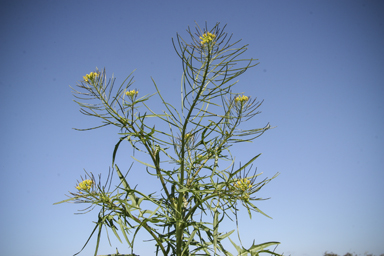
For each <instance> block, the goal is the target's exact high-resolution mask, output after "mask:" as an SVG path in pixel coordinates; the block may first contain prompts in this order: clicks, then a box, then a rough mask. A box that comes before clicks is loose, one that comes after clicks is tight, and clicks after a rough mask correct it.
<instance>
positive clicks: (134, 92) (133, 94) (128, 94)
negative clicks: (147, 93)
mask: <svg viewBox="0 0 384 256" xmlns="http://www.w3.org/2000/svg"><path fill="white" fill-rule="evenodd" d="M137 94H139V91H136V90H131V91H126V92H125V95H127V96H129V97H131V98H133V97H134V96H136V95H137Z"/></svg>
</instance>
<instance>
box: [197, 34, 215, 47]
mask: <svg viewBox="0 0 384 256" xmlns="http://www.w3.org/2000/svg"><path fill="white" fill-rule="evenodd" d="M199 38H200V39H201V41H200V43H201V44H202V45H204V44H206V43H210V42H212V41H213V39H215V38H216V35H215V34H212V33H210V32H207V33H204V34H203V36H200V37H199Z"/></svg>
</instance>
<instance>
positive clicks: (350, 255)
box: [324, 252, 384, 256]
mask: <svg viewBox="0 0 384 256" xmlns="http://www.w3.org/2000/svg"><path fill="white" fill-rule="evenodd" d="M324 256H358V255H357V254H352V253H349V252H348V253H346V254H344V255H338V254H336V253H333V252H325V253H324ZM364 256H375V255H373V254H372V253H369V254H364ZM380 256H384V253H382V254H380Z"/></svg>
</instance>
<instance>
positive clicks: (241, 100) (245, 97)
mask: <svg viewBox="0 0 384 256" xmlns="http://www.w3.org/2000/svg"><path fill="white" fill-rule="evenodd" d="M248 99H249V98H248V97H247V96H245V95H243V96H237V97H236V98H235V102H240V103H243V102H245V101H248Z"/></svg>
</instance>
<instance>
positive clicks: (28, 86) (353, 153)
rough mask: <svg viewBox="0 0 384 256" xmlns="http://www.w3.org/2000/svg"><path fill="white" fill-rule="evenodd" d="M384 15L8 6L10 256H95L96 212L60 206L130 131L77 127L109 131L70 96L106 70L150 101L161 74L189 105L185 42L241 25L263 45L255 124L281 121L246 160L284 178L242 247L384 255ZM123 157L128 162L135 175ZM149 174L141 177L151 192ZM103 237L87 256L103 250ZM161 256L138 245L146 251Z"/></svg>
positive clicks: (310, 255)
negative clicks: (198, 29)
mask: <svg viewBox="0 0 384 256" xmlns="http://www.w3.org/2000/svg"><path fill="white" fill-rule="evenodd" d="M383 13H384V2H383V1H226V0H222V1H1V2H0V17H1V18H0V19H1V22H0V32H1V38H0V56H1V63H0V65H1V67H0V74H1V79H0V88H1V91H2V93H1V95H0V97H1V100H0V103H1V108H0V111H1V115H0V116H1V124H0V125H1V126H0V127H1V147H0V150H1V151H0V153H1V161H0V168H1V172H0V181H1V188H0V192H1V197H0V205H1V215H0V216H1V218H0V230H1V232H0V248H1V249H0V251H1V254H3V255H13V256H21V255H23V256H49V255H55V256H67V255H73V254H74V253H76V252H78V251H79V250H80V249H81V247H82V246H83V244H84V242H85V241H86V239H87V238H88V235H89V234H90V232H91V231H92V228H93V224H92V221H94V220H96V218H95V216H96V213H97V212H96V211H95V212H93V213H91V214H88V215H80V216H78V215H74V214H73V213H74V212H76V210H77V209H81V207H82V206H81V205H73V204H61V205H55V206H54V205H52V204H53V203H54V202H57V201H60V200H63V199H65V198H66V197H65V196H64V194H66V193H67V192H68V191H69V190H71V191H73V190H74V186H75V185H76V180H77V179H79V177H80V175H83V174H84V172H83V168H85V169H86V170H87V171H91V172H93V173H96V174H97V173H103V175H104V177H105V174H106V173H107V170H108V167H109V165H110V162H111V153H112V150H113V146H114V145H115V143H116V142H117V140H118V135H117V132H118V131H117V129H112V128H107V129H100V130H97V131H90V132H78V131H75V130H73V129H72V128H73V127H77V128H87V127H91V126H92V125H95V124H98V122H97V120H93V119H92V118H88V117H85V116H83V115H81V114H80V113H79V111H78V106H77V105H76V104H75V103H74V102H73V101H72V99H73V96H72V94H71V90H70V88H69V86H68V85H72V86H74V85H75V84H76V83H77V81H79V80H81V79H82V76H83V75H85V74H86V73H89V72H90V71H93V70H94V69H95V67H98V68H103V67H105V68H106V69H107V72H108V74H109V75H111V74H112V73H114V75H115V76H116V77H117V83H118V84H119V83H120V82H122V81H123V79H124V78H125V77H126V76H127V75H128V74H129V73H130V72H131V71H132V70H134V69H137V71H136V72H135V80H136V83H135V85H134V87H135V88H138V89H139V90H140V93H142V94H149V93H153V92H154V91H155V89H154V86H153V85H152V82H151V79H150V77H151V76H152V77H153V78H154V79H155V80H156V82H157V83H158V85H159V87H160V89H161V91H162V92H164V93H165V94H166V99H167V100H169V101H170V102H172V103H174V104H178V103H179V90H180V89H179V88H180V77H181V65H180V64H181V62H180V60H179V59H178V57H177V55H176V54H175V52H174V50H173V46H172V44H171V38H172V37H175V35H176V32H179V33H181V35H184V36H186V33H185V30H186V28H187V26H192V27H193V26H194V22H195V21H196V22H198V23H199V24H201V25H203V24H204V22H205V21H207V22H208V26H213V25H214V24H215V23H216V22H220V23H221V24H222V25H225V24H228V25H227V29H226V31H227V32H229V33H233V34H234V39H243V41H242V42H243V43H244V44H249V50H248V51H247V53H246V56H244V57H248V58H251V57H252V58H258V59H259V60H260V65H258V66H257V67H256V68H254V69H252V70H250V71H249V72H247V73H245V74H244V75H243V76H242V77H240V82H239V85H238V90H239V91H244V92H246V94H247V95H252V96H253V97H258V98H259V99H264V100H265V102H264V104H263V105H262V107H261V111H262V114H261V115H258V116H257V118H255V119H254V120H252V122H251V125H252V126H254V127H260V126H263V125H265V124H266V123H267V122H270V123H271V125H272V126H277V128H275V129H273V130H270V131H268V132H267V133H265V134H264V135H263V136H262V137H260V138H259V139H258V140H256V141H255V143H253V144H247V145H243V146H241V147H238V148H236V151H234V152H233V153H234V155H235V156H237V159H238V160H239V161H240V160H242V161H245V160H247V159H249V158H251V157H252V156H254V155H255V154H258V153H263V155H262V157H260V158H259V159H258V160H257V162H256V165H257V167H258V170H259V171H260V172H264V174H263V175H264V177H267V176H268V177H271V176H273V175H274V174H275V173H276V172H280V173H281V175H280V176H279V177H278V178H276V179H275V180H273V181H272V182H271V183H269V184H268V186H266V187H264V188H263V190H262V191H261V192H260V196H263V197H271V199H270V200H268V201H262V202H260V203H259V204H258V206H259V207H260V208H261V209H262V210H263V211H265V212H266V213H267V214H269V215H270V216H272V217H273V219H272V220H271V219H268V218H265V217H264V216H262V215H254V218H253V219H252V221H248V220H247V218H246V216H247V215H244V218H242V219H241V223H240V228H241V231H242V234H243V242H244V243H245V244H246V245H250V244H251V243H252V240H253V239H255V240H256V243H262V242H266V241H280V242H281V245H280V246H279V247H278V248H277V250H276V251H277V252H280V253H283V252H284V254H285V255H292V256H293V255H295V256H316V255H323V253H324V252H325V251H333V252H335V253H338V254H341V255H344V254H345V253H347V252H351V253H353V252H354V253H357V254H360V255H363V254H364V253H366V252H369V253H373V254H376V255H379V254H381V253H384V243H383V241H384V240H383V238H384V218H383V216H384V186H383V182H384V137H383V130H384V100H383V97H384V47H383V46H384V15H383ZM157 103H158V100H157V99H154V102H153V104H154V105H156V104H157ZM158 106H159V107H160V104H158ZM124 150H125V151H124ZM124 150H123V151H122V152H125V153H124V154H123V153H120V154H119V155H118V157H119V159H118V163H119V164H121V165H128V164H130V163H131V162H132V159H131V158H130V157H129V153H130V152H131V151H130V150H129V148H128V146H126V149H124ZM135 168H136V169H135V171H134V172H133V173H132V176H131V178H132V179H133V180H135V179H136V180H137V183H138V184H139V186H140V187H142V188H143V189H145V188H147V189H148V188H150V187H151V184H148V183H146V182H145V178H146V176H145V175H146V173H145V169H144V168H143V167H141V166H140V165H139V164H136V165H135ZM133 182H134V181H133ZM233 227H234V226H230V225H229V226H228V228H227V230H229V229H231V228H233ZM104 238H105V236H104ZM234 238H236V237H234ZM94 241H95V240H92V242H91V243H90V245H89V247H88V248H86V249H85V250H84V251H83V253H82V254H80V255H93V250H94V245H95V242H94ZM115 247H118V248H119V251H120V252H121V253H127V252H128V250H127V249H126V246H125V245H122V244H119V243H117V242H116V241H114V242H113V247H109V245H108V243H107V242H106V241H105V240H104V242H103V244H102V245H101V249H100V252H99V254H107V253H113V252H114V251H115ZM152 249H153V246H148V245H147V244H145V243H139V244H137V248H136V250H135V252H136V253H137V254H139V255H141V256H146V255H154V254H153V253H152Z"/></svg>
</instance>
